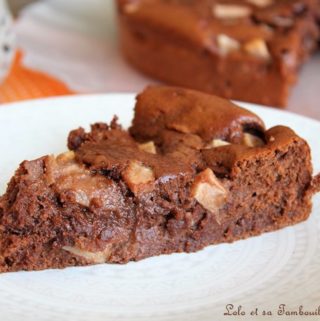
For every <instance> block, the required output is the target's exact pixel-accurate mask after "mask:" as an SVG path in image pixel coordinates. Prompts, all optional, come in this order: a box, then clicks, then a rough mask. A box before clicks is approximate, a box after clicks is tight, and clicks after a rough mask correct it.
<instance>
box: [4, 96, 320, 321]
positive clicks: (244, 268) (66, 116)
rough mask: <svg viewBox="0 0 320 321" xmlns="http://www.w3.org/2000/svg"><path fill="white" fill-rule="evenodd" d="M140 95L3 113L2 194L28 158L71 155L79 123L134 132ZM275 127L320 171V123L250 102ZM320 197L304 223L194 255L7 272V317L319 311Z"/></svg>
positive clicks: (192, 320) (44, 103) (188, 320)
mask: <svg viewBox="0 0 320 321" xmlns="http://www.w3.org/2000/svg"><path fill="white" fill-rule="evenodd" d="M133 104H134V98H133V95H101V96H91V97H90V96H83V97H81V96H80V97H70V98H60V99H58V98H57V99H52V100H40V101H33V102H25V103H21V104H13V105H10V106H4V107H3V108H0V134H1V136H2V137H5V138H6V139H1V141H0V150H1V151H2V154H1V160H0V169H1V172H0V191H1V192H2V191H3V190H4V187H5V183H6V182H7V181H8V179H9V177H10V176H11V175H12V174H13V171H14V170H15V169H16V167H17V165H18V164H19V162H20V161H21V160H23V159H32V158H34V157H38V156H41V155H43V154H47V153H51V152H54V153H59V152H63V151H64V150H65V143H66V136H67V133H68V132H69V131H70V130H71V129H73V128H77V127H78V126H79V125H82V126H85V127H88V125H89V124H90V123H92V122H94V121H102V120H105V121H110V120H111V118H112V116H113V115H114V114H115V113H116V114H118V115H119V117H120V121H121V123H123V124H124V125H126V126H128V125H129V124H130V120H131V118H132V107H133ZM247 106H248V107H249V108H250V109H251V110H253V111H254V112H256V113H257V114H258V115H259V116H261V117H262V118H263V119H264V120H265V121H266V124H267V125H268V126H272V125H276V124H285V125H288V126H291V127H292V128H293V129H295V130H296V131H297V132H298V133H299V134H301V135H302V136H303V137H304V138H306V139H307V140H308V142H309V143H310V145H311V148H312V152H313V158H314V164H315V171H316V172H318V171H319V170H320V147H319V143H318V137H319V132H320V123H319V122H316V121H312V120H309V119H307V118H303V117H299V116H297V115H294V114H290V113H285V112H281V111H277V110H272V109H267V108H259V107H254V106H251V105H247ZM319 209H320V198H319V195H318V196H316V197H315V198H314V210H313V213H312V215H311V217H310V219H309V220H308V221H307V222H305V223H302V224H299V225H297V226H295V227H291V228H287V229H284V230H281V231H278V232H274V233H269V234H265V235H262V236H260V237H256V238H251V239H249V240H245V241H239V242H236V243H234V244H223V245H218V246H211V247H208V248H206V249H205V250H203V251H200V252H198V253H194V254H174V255H169V256H160V257H154V258H150V259H146V260H143V261H141V262H138V263H129V264H127V265H122V266H121V265H107V264H106V265H99V266H93V267H84V268H69V269H65V270H60V271H59V270H55V271H53V270H51V271H42V272H19V273H8V274H1V275H0V320H1V321H2V320H3V321H37V320H47V321H57V320H59V321H64V320H70V321H73V320H74V321H82V320H86V321H87V320H92V321H100V320H101V321H102V320H103V321H105V320H108V321H109V320H139V321H140V320H148V321H149V320H172V321H177V320H181V321H182V320H183V321H198V320H203V321H209V320H233V318H232V317H230V316H224V315H223V314H224V312H225V311H226V310H225V306H226V304H234V305H235V306H238V305H242V306H243V307H244V309H245V310H246V311H247V313H250V311H251V309H255V308H258V309H259V313H262V310H263V309H271V310H272V312H273V313H274V314H276V313H277V307H278V306H279V304H286V305H287V306H288V308H290V309H298V307H299V306H300V305H303V306H304V308H305V309H308V310H312V311H314V310H315V309H316V308H317V307H318V305H319V304H320V268H319V267H320V255H319V253H320V215H319ZM318 318H319V317H313V318H312V317H305V318H304V317H301V316H299V317H294V316H291V317H285V316H281V317H279V318H278V317H276V316H275V315H274V316H273V317H272V318H270V317H263V316H258V317H250V316H248V315H247V317H246V318H245V317H242V318H239V317H235V318H234V320H277V319H279V320H304V319H305V320H312V321H315V320H318Z"/></svg>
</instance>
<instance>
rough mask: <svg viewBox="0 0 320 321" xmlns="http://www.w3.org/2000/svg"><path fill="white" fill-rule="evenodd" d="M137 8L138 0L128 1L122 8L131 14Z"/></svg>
mask: <svg viewBox="0 0 320 321" xmlns="http://www.w3.org/2000/svg"><path fill="white" fill-rule="evenodd" d="M138 9H139V2H138V1H130V2H128V3H126V4H125V5H124V7H123V10H124V12H125V13H127V14H133V13H135V12H137V11H138Z"/></svg>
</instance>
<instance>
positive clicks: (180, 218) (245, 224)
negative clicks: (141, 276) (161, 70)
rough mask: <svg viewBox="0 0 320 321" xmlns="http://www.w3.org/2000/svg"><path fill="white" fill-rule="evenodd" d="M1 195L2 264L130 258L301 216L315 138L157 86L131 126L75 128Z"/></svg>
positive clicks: (313, 185)
mask: <svg viewBox="0 0 320 321" xmlns="http://www.w3.org/2000/svg"><path fill="white" fill-rule="evenodd" d="M68 146H69V148H70V151H69V152H66V153H64V154H61V155H59V156H58V157H54V156H44V157H42V158H39V159H37V160H33V161H24V162H23V163H22V164H21V165H20V167H19V168H18V170H17V171H16V173H15V175H14V177H13V178H12V179H11V181H10V183H9V185H8V188H7V191H6V193H5V195H3V196H2V197H1V198H0V271H1V272H7V271H17V270H40V269H46V268H63V267H67V266H75V265H88V264H97V263H104V262H109V263H126V262H128V261H137V260H141V259H143V258H146V257H149V256H153V255H159V254H169V253H173V252H194V251H197V250H200V249H202V248H203V247H205V246H207V245H210V244H217V243H222V242H233V241H235V240H239V239H243V238H247V237H250V236H254V235H259V234H261V233H263V232H267V231H274V230H277V229H279V228H282V227H285V226H289V225H292V224H296V223H298V222H301V221H303V220H305V219H306V218H307V217H308V216H309V214H310V211H311V197H312V195H313V194H314V193H315V192H317V191H318V190H319V185H320V182H319V176H318V177H316V178H312V166H311V160H310V150H309V147H308V144H307V143H306V142H305V141H304V140H303V139H302V138H300V137H299V136H297V135H296V134H295V133H294V132H293V131H292V130H291V129H289V128H287V127H283V126H277V127H274V128H271V129H268V130H266V129H265V127H264V124H263V122H262V120H261V119H259V118H258V117H257V116H256V115H254V114H252V113H251V112H249V111H247V110H245V109H242V108H240V107H237V106H235V105H233V104H232V103H230V102H228V101H226V100H223V99H221V98H217V97H214V96H210V95H207V94H202V93H198V92H196V91H192V90H185V89H180V88H170V87H150V88H147V89H146V90H145V91H144V92H143V93H142V94H140V95H139V96H138V97H137V104H136V108H135V117H134V120H133V124H132V127H131V128H130V129H129V131H126V130H123V129H122V128H121V127H120V126H119V125H118V124H117V121H116V120H113V121H112V122H111V124H110V125H107V124H104V123H99V124H95V125H93V126H92V128H91V131H90V132H89V133H86V132H85V131H84V130H83V129H82V128H79V129H77V130H74V131H72V132H71V133H70V135H69V139H68Z"/></svg>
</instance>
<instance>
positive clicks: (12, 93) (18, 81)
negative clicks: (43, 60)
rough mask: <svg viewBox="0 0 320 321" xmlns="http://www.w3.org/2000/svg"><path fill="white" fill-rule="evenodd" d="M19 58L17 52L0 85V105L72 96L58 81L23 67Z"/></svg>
mask: <svg viewBox="0 0 320 321" xmlns="http://www.w3.org/2000/svg"><path fill="white" fill-rule="evenodd" d="M21 58H22V54H21V52H18V53H17V54H16V57H15V61H14V63H13V66H12V68H11V71H10V74H9V75H8V77H7V78H6V80H5V81H4V83H2V84H0V103H7V102H13V101H19V100H25V99H33V98H42V97H50V96H60V95H70V94H73V92H72V91H71V90H70V89H68V87H67V86H66V85H64V84H63V83H62V82H60V81H59V80H56V79H54V78H53V77H50V76H48V75H46V74H44V73H41V72H38V71H34V70H30V69H28V68H26V67H24V66H23V65H22V63H21Z"/></svg>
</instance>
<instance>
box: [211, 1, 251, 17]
mask: <svg viewBox="0 0 320 321" xmlns="http://www.w3.org/2000/svg"><path fill="white" fill-rule="evenodd" d="M212 11H213V15H214V16H215V17H216V18H219V19H240V18H246V17H248V16H250V14H251V8H250V7H247V6H242V5H236V4H216V5H214V6H213V8H212Z"/></svg>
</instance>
